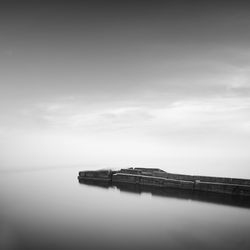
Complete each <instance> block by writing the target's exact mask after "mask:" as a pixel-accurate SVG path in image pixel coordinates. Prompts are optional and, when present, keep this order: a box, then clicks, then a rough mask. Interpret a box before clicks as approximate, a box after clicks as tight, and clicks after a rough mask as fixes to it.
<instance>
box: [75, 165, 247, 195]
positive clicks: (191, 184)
mask: <svg viewBox="0 0 250 250" xmlns="http://www.w3.org/2000/svg"><path fill="white" fill-rule="evenodd" d="M78 179H79V180H93V181H104V182H111V183H114V184H116V183H131V184H136V185H142V186H152V187H161V188H170V189H171V188H174V189H183V190H184V189H185V190H191V191H192V190H193V191H202V192H214V193H221V194H229V195H234V196H249V197H250V180H248V179H238V178H224V177H209V176H198V175H197V176H195V175H194V176H193V175H180V174H172V173H168V172H165V171H163V170H161V169H156V168H128V169H121V170H119V171H111V170H99V171H81V172H79V176H78Z"/></svg>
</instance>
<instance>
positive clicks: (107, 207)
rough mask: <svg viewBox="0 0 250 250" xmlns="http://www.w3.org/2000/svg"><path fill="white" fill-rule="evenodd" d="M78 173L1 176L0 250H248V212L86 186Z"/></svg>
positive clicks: (215, 202) (183, 198) (219, 204)
mask: <svg viewBox="0 0 250 250" xmlns="http://www.w3.org/2000/svg"><path fill="white" fill-rule="evenodd" d="M86 168H87V167H86ZM83 169H84V168H82V169H77V168H72V169H71V168H69V169H67V168H65V169H47V170H40V171H38V170H37V171H16V172H15V171H12V172H11V171H10V172H1V173H0V249H1V250H2V249H3V250H9V249H11V250H12V249H13V250H43V249H44V250H45V249H72V250H74V249H87V250H88V249H250V238H249V232H250V206H241V203H237V202H236V203H235V204H234V203H233V202H227V201H225V202H223V199H222V200H221V201H222V202H220V197H217V198H216V199H214V198H211V199H204V198H199V196H195V197H193V196H189V195H188V194H187V195H184V196H183V195H178V193H177V194H176V195H175V194H173V193H171V194H167V195H161V194H159V193H155V192H152V193H151V192H147V190H139V191H138V190H135V189H133V188H130V189H129V188H125V189H124V188H121V187H115V186H113V187H112V186H110V187H109V186H97V185H85V184H81V183H79V182H78V180H77V174H78V171H79V170H83Z"/></svg>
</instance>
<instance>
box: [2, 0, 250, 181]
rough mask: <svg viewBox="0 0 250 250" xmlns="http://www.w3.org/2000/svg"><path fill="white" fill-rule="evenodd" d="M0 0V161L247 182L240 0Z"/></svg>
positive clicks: (246, 51) (249, 136)
mask: <svg viewBox="0 0 250 250" xmlns="http://www.w3.org/2000/svg"><path fill="white" fill-rule="evenodd" d="M20 2H21V1H1V3H0V114H1V116H0V149H1V153H0V163H1V166H0V167H1V168H2V169H7V168H13V167H14V168H17V167H21V166H22V167H23V166H26V167H27V166H29V167H32V168H33V167H34V168H35V167H38V166H40V167H41V166H56V165H57V166H62V165H70V164H72V165H74V164H79V165H80V164H82V165H83V164H86V163H88V164H99V166H102V165H103V167H109V166H111V165H112V167H113V165H116V166H118V167H120V166H123V167H126V166H128V167H129V166H131V165H132V166H140V167H143V166H151V167H153V166H156V167H159V166H160V167H162V168H165V169H166V170H170V171H172V172H174V171H175V172H180V171H182V172H186V173H193V174H196V173H197V174H200V173H203V174H210V175H225V176H228V175H233V176H238V177H247V178H250V156H249V148H250V82H249V80H250V32H249V31H250V4H249V3H248V2H247V1H201V0H200V1H188V0H186V1H161V2H160V1H151V2H149V1H113V2H111V1H99V2H98V1H89V3H88V1H22V3H20Z"/></svg>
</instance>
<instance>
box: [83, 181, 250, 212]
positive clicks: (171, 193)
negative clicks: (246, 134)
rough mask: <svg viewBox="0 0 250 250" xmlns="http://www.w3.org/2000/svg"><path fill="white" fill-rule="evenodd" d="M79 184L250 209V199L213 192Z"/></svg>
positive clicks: (107, 184)
mask: <svg viewBox="0 0 250 250" xmlns="http://www.w3.org/2000/svg"><path fill="white" fill-rule="evenodd" d="M79 183H81V184H86V185H91V186H97V187H102V188H110V187H116V188H118V189H119V190H120V191H123V192H131V193H136V194H142V193H150V194H152V195H157V196H163V197H164V196H165V197H173V198H179V199H186V200H196V201H203V202H211V203H216V204H223V205H230V206H238V207H245V208H250V199H249V197H244V196H232V195H227V194H219V193H212V192H202V191H196V190H185V189H174V188H159V187H154V186H146V185H144V186H142V185H138V184H132V183H115V184H114V183H111V182H107V181H92V180H79Z"/></svg>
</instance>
